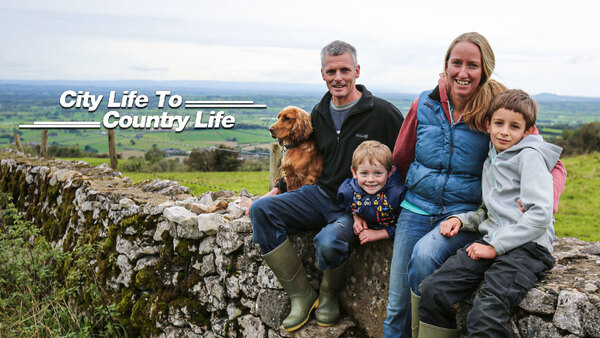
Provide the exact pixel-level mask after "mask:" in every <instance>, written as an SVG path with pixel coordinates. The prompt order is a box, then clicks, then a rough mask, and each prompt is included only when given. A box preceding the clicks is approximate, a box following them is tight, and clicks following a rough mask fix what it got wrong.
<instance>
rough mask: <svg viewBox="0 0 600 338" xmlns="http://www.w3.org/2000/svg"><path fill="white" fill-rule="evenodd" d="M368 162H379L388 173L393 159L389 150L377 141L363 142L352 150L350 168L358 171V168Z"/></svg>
mask: <svg viewBox="0 0 600 338" xmlns="http://www.w3.org/2000/svg"><path fill="white" fill-rule="evenodd" d="M366 162H369V163H370V164H375V162H379V164H381V165H382V166H383V167H384V168H385V170H387V172H388V173H389V172H390V171H391V170H392V165H394V163H393V158H392V152H391V151H390V148H388V146H386V145H385V144H383V143H381V142H378V141H364V142H363V143H361V144H360V145H359V146H358V147H356V149H355V150H354V154H352V168H354V170H358V166H359V165H361V164H363V163H366Z"/></svg>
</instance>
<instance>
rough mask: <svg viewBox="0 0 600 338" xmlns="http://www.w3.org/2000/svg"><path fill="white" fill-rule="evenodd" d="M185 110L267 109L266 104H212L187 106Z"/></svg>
mask: <svg viewBox="0 0 600 338" xmlns="http://www.w3.org/2000/svg"><path fill="white" fill-rule="evenodd" d="M185 107H186V108H219V109H220V108H267V105H266V104H245V105H233V104H232V105H212V104H187V103H186V105H185Z"/></svg>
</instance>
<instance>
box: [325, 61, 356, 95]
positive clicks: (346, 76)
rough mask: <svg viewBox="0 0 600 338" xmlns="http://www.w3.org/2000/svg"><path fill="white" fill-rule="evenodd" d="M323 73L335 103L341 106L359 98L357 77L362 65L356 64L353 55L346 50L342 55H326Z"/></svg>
mask: <svg viewBox="0 0 600 338" xmlns="http://www.w3.org/2000/svg"><path fill="white" fill-rule="evenodd" d="M323 61H324V62H323V67H322V68H321V75H322V76H323V80H324V81H325V82H326V83H327V89H329V92H330V93H331V95H332V96H333V103H334V104H335V105H338V106H341V105H345V104H348V103H350V102H352V101H354V100H356V99H357V98H358V96H356V97H355V94H357V93H356V87H355V85H356V79H357V78H358V76H359V75H360V66H359V65H356V66H355V65H354V61H353V60H352V55H350V52H346V53H344V54H342V55H325V58H324V59H323Z"/></svg>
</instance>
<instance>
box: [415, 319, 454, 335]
mask: <svg viewBox="0 0 600 338" xmlns="http://www.w3.org/2000/svg"><path fill="white" fill-rule="evenodd" d="M460 331H461V329H460V328H458V329H448V328H445V327H440V326H435V325H432V324H427V323H423V322H419V338H458V337H459V336H460Z"/></svg>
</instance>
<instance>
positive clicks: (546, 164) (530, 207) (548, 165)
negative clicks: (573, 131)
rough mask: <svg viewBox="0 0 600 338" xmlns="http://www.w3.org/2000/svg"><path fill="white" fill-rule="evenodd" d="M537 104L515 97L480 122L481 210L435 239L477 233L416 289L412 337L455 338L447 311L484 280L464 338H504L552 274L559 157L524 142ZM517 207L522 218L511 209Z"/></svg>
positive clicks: (456, 219)
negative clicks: (486, 140)
mask: <svg viewBox="0 0 600 338" xmlns="http://www.w3.org/2000/svg"><path fill="white" fill-rule="evenodd" d="M536 115H537V105H536V103H535V102H534V101H533V100H532V99H531V98H530V97H529V95H527V93H525V92H524V91H522V90H508V91H506V92H503V93H501V94H499V95H498V96H496V98H494V100H493V101H492V104H491V105H490V109H489V111H488V115H487V121H486V123H487V131H488V133H489V134H490V139H491V144H490V151H489V153H488V158H487V159H486V161H485V163H484V167H483V178H482V195H483V204H482V206H481V207H480V208H479V209H478V210H477V211H473V212H469V213H464V214H459V215H455V216H451V217H449V218H448V219H447V220H446V221H444V222H442V223H441V226H440V231H441V233H442V235H444V236H447V237H452V236H454V235H456V233H457V232H458V231H459V230H460V231H479V232H480V233H481V234H483V238H482V239H481V240H478V241H476V242H475V243H473V244H470V245H466V246H465V247H463V248H461V249H459V250H458V251H457V253H456V255H454V256H452V257H450V258H449V259H448V260H447V261H446V262H445V263H444V264H443V265H442V266H441V267H440V268H439V269H438V270H437V271H435V272H434V273H433V274H432V275H431V276H429V277H428V278H427V279H425V280H424V281H423V282H422V283H421V286H420V291H421V294H422V295H421V296H422V297H421V303H420V305H419V317H420V319H421V324H420V325H421V326H420V331H419V337H440V336H443V337H458V334H459V331H460V329H457V328H456V321H455V315H456V311H455V309H454V308H453V304H455V303H457V302H458V301H460V300H462V299H464V298H465V297H467V296H469V295H470V294H471V293H472V292H473V290H475V289H476V288H477V287H478V285H479V284H480V282H481V281H482V280H483V283H482V284H481V287H480V288H479V290H478V292H477V294H476V296H475V299H474V301H473V308H472V309H471V311H470V312H469V314H468V316H467V331H468V333H469V336H470V337H480V336H486V337H510V336H511V335H512V334H511V331H510V329H509V325H508V322H509V320H510V316H511V310H512V309H513V308H514V307H515V306H516V305H518V304H519V302H520V301H521V300H522V299H523V297H524V296H525V294H526V293H527V291H528V290H529V289H530V288H531V287H532V286H533V284H534V283H535V282H536V281H537V280H538V279H539V278H541V277H543V276H544V275H545V271H546V270H548V269H551V268H552V267H553V266H554V259H553V258H552V255H551V254H550V253H551V252H552V242H553V240H554V227H553V218H552V205H553V190H552V176H551V175H550V173H549V171H550V170H551V169H552V168H553V167H554V165H555V164H556V162H557V161H558V158H559V156H560V153H561V151H562V149H561V148H560V147H558V146H555V145H553V144H550V143H545V142H543V140H542V138H541V137H540V136H538V135H530V133H531V132H532V129H533V125H534V124H535V120H536ZM519 203H521V204H522V206H523V208H524V209H525V212H521V211H520V210H519V208H518V205H519Z"/></svg>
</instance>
